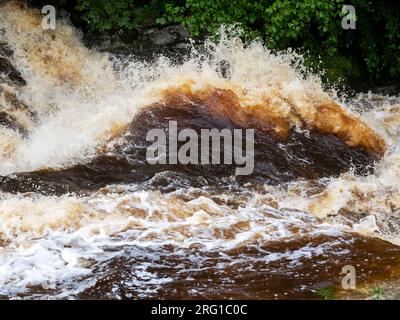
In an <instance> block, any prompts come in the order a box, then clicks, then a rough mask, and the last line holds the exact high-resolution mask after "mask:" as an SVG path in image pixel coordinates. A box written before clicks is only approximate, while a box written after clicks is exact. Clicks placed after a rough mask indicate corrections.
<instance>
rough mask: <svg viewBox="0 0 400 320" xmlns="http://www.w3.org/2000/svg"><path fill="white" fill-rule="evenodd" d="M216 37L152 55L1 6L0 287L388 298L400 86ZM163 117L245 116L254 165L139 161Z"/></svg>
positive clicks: (58, 293) (206, 125)
mask: <svg viewBox="0 0 400 320" xmlns="http://www.w3.org/2000/svg"><path fill="white" fill-rule="evenodd" d="M228 34H230V33H227V32H225V30H224V29H221V32H220V40H219V42H218V43H211V42H206V43H205V48H204V50H201V51H197V49H196V48H195V47H193V48H192V50H191V52H190V54H188V56H187V57H186V58H185V59H183V61H181V62H179V63H177V62H174V60H173V59H170V58H167V57H165V56H157V57H154V59H152V62H151V63H150V62H146V61H143V60H140V59H139V60H138V59H137V58H136V57H135V56H134V55H129V54H124V55H112V54H107V53H101V52H97V51H95V50H89V49H87V48H86V47H85V46H84V45H83V44H82V42H81V40H80V39H81V37H80V34H79V32H78V31H77V30H75V29H74V28H73V27H71V26H70V24H69V23H67V22H61V21H59V22H58V24H57V28H56V30H54V31H45V30H43V29H42V28H41V15H40V13H39V12H37V11H35V10H32V9H28V8H26V7H25V6H24V5H22V4H21V3H19V2H16V1H6V2H1V3H0V298H6V299H7V298H21V297H22V298H35V299H41V298H56V299H62V298H77V299H86V298H90V299H93V298H96V299H97V298H105V299H120V298H122V299H160V298H162V299H214V298H220V299H221V298H231V299H296V298H301V299H321V298H327V297H328V298H339V299H348V298H357V299H369V298H372V297H373V291H374V288H380V289H382V290H383V292H384V297H385V298H388V299H391V298H393V299H398V298H400V289H399V283H400V246H399V245H400V228H399V226H400V193H399V189H400V182H399V181H400V180H399V179H400V148H399V146H398V138H399V136H400V130H399V128H400V97H396V96H379V95H374V94H371V93H369V94H358V95H357V96H354V97H352V98H348V97H343V96H341V95H339V94H338V93H337V92H336V91H335V90H334V89H331V90H327V89H326V88H323V86H322V83H321V80H320V77H319V76H318V75H315V74H310V73H308V72H307V71H306V70H305V69H304V67H303V65H302V61H301V57H300V56H298V55H296V54H294V53H292V52H284V53H279V54H276V53H272V52H270V51H269V50H268V49H266V48H265V47H263V46H262V45H261V44H259V43H256V42H255V43H252V44H248V45H244V44H243V43H242V42H241V41H240V40H239V39H238V38H236V37H234V36H229V35H228ZM221 65H224V67H223V68H221ZM171 120H174V121H176V122H177V124H178V128H181V129H183V128H190V129H194V130H195V131H196V132H200V130H201V129H213V128H216V129H219V130H222V129H235V128H236V129H254V130H255V145H254V150H255V158H254V159H255V167H254V171H253V173H252V174H251V175H248V176H237V175H235V167H234V166H233V165H216V164H209V165H201V164H198V165H182V164H175V165H172V164H164V165H161V164H157V165H150V164H149V163H147V161H146V150H147V148H148V147H149V145H150V144H151V143H150V142H147V141H146V139H145V137H146V134H147V132H148V131H149V130H150V129H153V128H158V129H166V128H167V127H168V123H169V121H171ZM346 265H351V266H354V268H355V270H356V288H355V289H353V290H345V289H344V288H342V286H341V281H342V278H343V277H344V274H342V273H341V271H342V267H344V266H346Z"/></svg>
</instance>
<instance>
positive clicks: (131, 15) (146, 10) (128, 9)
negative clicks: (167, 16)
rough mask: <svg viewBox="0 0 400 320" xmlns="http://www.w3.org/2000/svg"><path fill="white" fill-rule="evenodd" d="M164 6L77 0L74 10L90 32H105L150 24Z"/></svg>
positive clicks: (154, 2) (136, 1) (159, 3)
mask: <svg viewBox="0 0 400 320" xmlns="http://www.w3.org/2000/svg"><path fill="white" fill-rule="evenodd" d="M164 4H165V1H159V0H152V1H140V0H113V1H109V0H78V1H77V5H76V10H78V11H79V12H81V14H82V18H83V20H85V21H86V23H87V24H88V26H89V28H90V29H91V30H98V31H107V30H115V29H117V28H122V29H132V28H140V26H141V25H143V24H147V23H152V22H153V21H154V20H155V19H156V17H157V16H160V15H161V10H162V8H163V6H164Z"/></svg>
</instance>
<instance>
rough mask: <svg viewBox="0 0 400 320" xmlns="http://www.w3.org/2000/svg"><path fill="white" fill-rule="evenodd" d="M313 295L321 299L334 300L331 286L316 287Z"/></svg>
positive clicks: (333, 291)
mask: <svg viewBox="0 0 400 320" xmlns="http://www.w3.org/2000/svg"><path fill="white" fill-rule="evenodd" d="M315 295H316V296H317V297H318V298H319V299H323V300H334V299H335V298H336V294H335V289H334V288H333V287H323V288H318V289H317V290H315Z"/></svg>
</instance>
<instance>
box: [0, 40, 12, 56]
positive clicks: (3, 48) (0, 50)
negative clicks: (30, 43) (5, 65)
mask: <svg viewBox="0 0 400 320" xmlns="http://www.w3.org/2000/svg"><path fill="white" fill-rule="evenodd" d="M12 54H13V51H12V50H11V48H10V47H9V46H8V45H7V43H5V42H1V41H0V57H5V58H9V57H11V56H12Z"/></svg>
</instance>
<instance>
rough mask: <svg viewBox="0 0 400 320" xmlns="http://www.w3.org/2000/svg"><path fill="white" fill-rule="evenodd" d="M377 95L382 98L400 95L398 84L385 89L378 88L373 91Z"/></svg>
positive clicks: (399, 85)
mask: <svg viewBox="0 0 400 320" xmlns="http://www.w3.org/2000/svg"><path fill="white" fill-rule="evenodd" d="M373 91H374V92H376V93H377V94H381V95H384V96H396V95H399V94H400V84H393V85H390V86H385V87H378V88H376V89H374V90H373Z"/></svg>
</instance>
